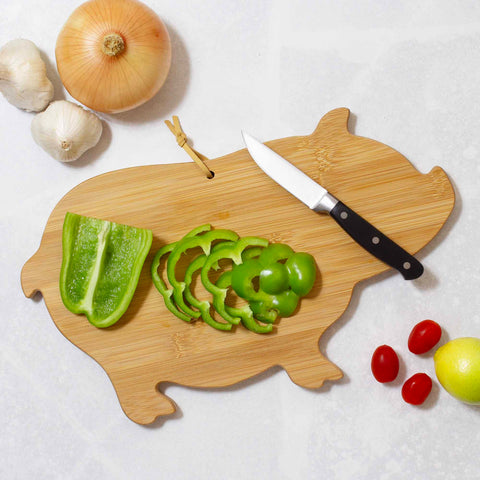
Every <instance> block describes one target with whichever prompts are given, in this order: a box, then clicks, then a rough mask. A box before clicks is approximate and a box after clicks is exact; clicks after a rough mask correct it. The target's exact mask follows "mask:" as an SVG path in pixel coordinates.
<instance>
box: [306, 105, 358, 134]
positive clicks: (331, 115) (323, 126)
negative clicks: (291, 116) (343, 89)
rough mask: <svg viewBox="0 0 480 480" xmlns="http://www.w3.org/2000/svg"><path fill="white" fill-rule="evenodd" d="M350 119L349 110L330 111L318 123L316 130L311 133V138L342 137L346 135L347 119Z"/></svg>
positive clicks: (343, 108) (337, 109)
mask: <svg viewBox="0 0 480 480" xmlns="http://www.w3.org/2000/svg"><path fill="white" fill-rule="evenodd" d="M349 117H350V110H349V109H348V108H345V107H342V108H336V109H335V110H330V111H329V112H328V113H327V114H325V115H324V116H323V117H322V119H321V120H320V122H318V125H317V128H315V130H314V131H313V133H312V135H311V136H312V137H320V136H322V137H325V136H328V137H331V138H332V139H333V138H335V136H343V135H346V134H348V133H349V132H348V118H349Z"/></svg>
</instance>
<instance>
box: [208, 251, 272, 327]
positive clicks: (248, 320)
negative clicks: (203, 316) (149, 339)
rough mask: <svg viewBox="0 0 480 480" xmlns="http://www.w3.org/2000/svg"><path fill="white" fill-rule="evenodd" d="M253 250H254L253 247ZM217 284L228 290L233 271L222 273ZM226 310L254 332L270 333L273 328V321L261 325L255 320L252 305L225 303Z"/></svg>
mask: <svg viewBox="0 0 480 480" xmlns="http://www.w3.org/2000/svg"><path fill="white" fill-rule="evenodd" d="M251 250H253V248H252V249H251ZM216 286H217V287H218V288H221V289H227V290H228V288H230V287H231V286H232V271H231V270H228V271H226V272H224V273H222V275H220V277H219V279H218V280H217V283H216ZM225 310H226V311H227V312H228V313H229V315H232V316H233V317H240V318H241V321H242V324H243V325H244V327H245V328H247V329H248V330H251V331H252V332H255V333H270V332H271V331H272V329H273V325H272V324H271V323H267V324H266V325H261V324H260V323H258V322H257V321H256V320H255V318H254V313H253V311H252V309H251V308H250V305H244V306H242V307H231V306H229V305H225Z"/></svg>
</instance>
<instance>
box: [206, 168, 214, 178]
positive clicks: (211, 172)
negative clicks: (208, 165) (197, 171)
mask: <svg viewBox="0 0 480 480" xmlns="http://www.w3.org/2000/svg"><path fill="white" fill-rule="evenodd" d="M214 176H215V172H213V171H212V170H210V176H208V175H207V178H208V179H209V180H211V179H212V178H213V177H214Z"/></svg>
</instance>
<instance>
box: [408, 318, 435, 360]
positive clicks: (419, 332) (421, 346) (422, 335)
mask: <svg viewBox="0 0 480 480" xmlns="http://www.w3.org/2000/svg"><path fill="white" fill-rule="evenodd" d="M441 336H442V329H441V328H440V325H439V324H438V323H436V322H434V321H433V320H424V321H423V322H420V323H417V325H415V326H414V327H413V329H412V331H411V333H410V336H409V337H408V349H409V350H410V351H411V352H412V353H416V354H421V353H426V352H428V351H429V350H431V349H432V348H433V347H434V346H435V345H436V344H437V343H438V341H439V340H440V337H441Z"/></svg>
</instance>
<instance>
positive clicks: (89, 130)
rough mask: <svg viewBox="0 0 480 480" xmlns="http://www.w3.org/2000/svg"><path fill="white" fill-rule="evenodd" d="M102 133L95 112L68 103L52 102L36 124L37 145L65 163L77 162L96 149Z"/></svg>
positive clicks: (33, 131)
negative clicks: (91, 149) (90, 150)
mask: <svg viewBox="0 0 480 480" xmlns="http://www.w3.org/2000/svg"><path fill="white" fill-rule="evenodd" d="M102 130H103V127H102V122H101V120H100V119H99V118H98V117H97V116H96V115H95V114H94V113H92V112H89V111H87V110H85V109H84V108H82V107H80V106H79V105H75V104H74V103H72V102H68V101H66V100H59V101H56V102H52V103H51V104H50V105H49V107H48V108H47V109H46V110H45V111H44V112H42V113H39V114H37V115H35V117H34V118H33V121H32V135H33V138H34V140H35V142H37V143H38V145H40V146H41V147H42V148H43V149H44V150H45V151H46V152H47V153H49V154H50V155H51V156H52V157H53V158H55V159H56V160H59V161H61V162H73V161H74V160H77V158H79V157H80V156H81V155H83V153H85V152H86V151H87V150H88V149H90V148H92V147H94V146H95V145H96V144H97V143H98V141H99V140H100V137H101V135H102Z"/></svg>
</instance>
